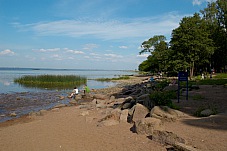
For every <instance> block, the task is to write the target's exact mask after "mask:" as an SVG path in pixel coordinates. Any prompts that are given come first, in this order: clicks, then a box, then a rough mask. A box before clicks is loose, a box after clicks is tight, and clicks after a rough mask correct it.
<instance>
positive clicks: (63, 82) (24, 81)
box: [14, 75, 87, 88]
mask: <svg viewBox="0 0 227 151" xmlns="http://www.w3.org/2000/svg"><path fill="white" fill-rule="evenodd" d="M14 82H15V83H19V84H21V85H23V86H25V87H38V88H70V87H74V86H80V85H82V84H86V82H87V78H86V77H82V76H76V75H36V76H32V75H25V76H23V77H20V78H17V79H14Z"/></svg>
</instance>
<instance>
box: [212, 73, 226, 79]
mask: <svg viewBox="0 0 227 151" xmlns="http://www.w3.org/2000/svg"><path fill="white" fill-rule="evenodd" d="M214 79H227V73H217V74H216V75H215V76H214Z"/></svg>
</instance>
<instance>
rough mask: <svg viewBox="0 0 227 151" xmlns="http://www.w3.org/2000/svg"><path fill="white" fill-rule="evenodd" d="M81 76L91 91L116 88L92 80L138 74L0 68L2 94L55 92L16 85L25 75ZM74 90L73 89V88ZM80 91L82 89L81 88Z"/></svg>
mask: <svg viewBox="0 0 227 151" xmlns="http://www.w3.org/2000/svg"><path fill="white" fill-rule="evenodd" d="M44 74H45V75H79V76H84V77H87V79H88V81H87V85H88V86H89V87H90V88H91V89H97V88H106V87H110V86H114V85H115V84H116V83H113V82H100V81H96V80H91V79H97V78H113V77H118V76H121V75H132V74H136V73H135V72H133V71H121V70H86V69H37V68H36V69H33V68H0V93H16V92H48V91H53V90H48V89H40V88H27V87H24V86H21V85H19V84H17V83H14V79H15V78H19V77H22V76H25V75H44ZM72 89H73V88H72ZM79 89H80V87H79Z"/></svg>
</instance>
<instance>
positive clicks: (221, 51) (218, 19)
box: [200, 0, 227, 71]
mask: <svg viewBox="0 0 227 151" xmlns="http://www.w3.org/2000/svg"><path fill="white" fill-rule="evenodd" d="M200 12H201V13H202V15H203V19H204V20H205V21H206V24H207V26H208V27H209V29H210V30H209V32H210V38H211V39H212V40H213V42H214V45H215V50H214V53H213V55H212V56H211V60H210V68H215V69H216V70H218V71H219V70H221V69H223V68H224V66H225V65H226V64H227V34H226V27H227V1H226V0H218V1H217V2H213V3H208V5H207V8H205V9H204V10H201V11H200Z"/></svg>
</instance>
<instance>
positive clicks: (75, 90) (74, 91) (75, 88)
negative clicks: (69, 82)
mask: <svg viewBox="0 0 227 151" xmlns="http://www.w3.org/2000/svg"><path fill="white" fill-rule="evenodd" d="M78 94H79V90H78V88H77V87H74V89H73V92H72V93H71V95H70V98H75V96H76V95H78Z"/></svg>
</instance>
